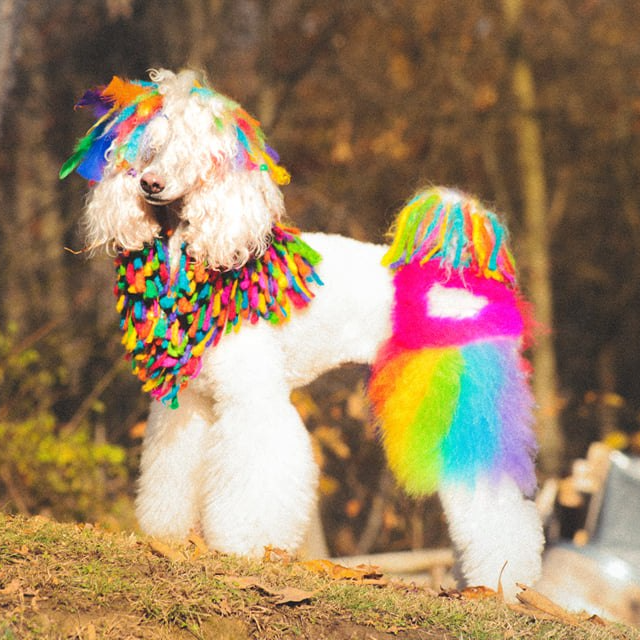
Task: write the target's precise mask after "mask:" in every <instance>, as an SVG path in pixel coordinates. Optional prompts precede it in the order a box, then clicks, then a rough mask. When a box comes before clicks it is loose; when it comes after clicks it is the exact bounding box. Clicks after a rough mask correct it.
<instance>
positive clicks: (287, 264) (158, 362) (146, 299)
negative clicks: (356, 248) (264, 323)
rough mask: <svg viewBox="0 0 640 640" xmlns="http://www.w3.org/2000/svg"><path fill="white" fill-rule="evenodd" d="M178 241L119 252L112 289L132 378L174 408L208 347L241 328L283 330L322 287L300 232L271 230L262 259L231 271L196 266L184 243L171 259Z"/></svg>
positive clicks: (315, 259)
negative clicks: (269, 325) (274, 327)
mask: <svg viewBox="0 0 640 640" xmlns="http://www.w3.org/2000/svg"><path fill="white" fill-rule="evenodd" d="M178 234H179V232H176V233H174V234H173V237H171V238H168V239H167V238H156V239H155V241H154V242H153V243H151V244H147V245H145V247H144V248H143V249H142V250H140V251H122V252H121V253H120V254H119V255H118V257H117V259H116V272H117V282H116V287H115V294H116V296H117V298H118V302H117V305H116V306H117V309H118V311H119V313H120V327H121V329H122V331H123V333H124V336H123V339H122V343H123V344H124V346H125V349H126V351H127V355H128V357H129V359H130V360H131V364H132V369H133V373H134V374H135V375H137V376H138V378H139V379H140V380H142V381H143V382H144V383H145V384H144V387H143V389H144V390H145V391H149V392H150V393H151V395H152V396H153V397H154V398H157V399H160V400H162V401H163V402H164V403H165V404H167V405H168V406H170V407H172V408H175V407H177V406H178V398H177V394H178V391H179V390H180V389H181V388H183V387H184V386H186V384H187V383H188V381H189V380H190V379H191V378H193V377H195V376H197V375H198V373H199V372H200V368H201V366H202V365H201V358H202V355H203V353H204V350H205V348H206V347H209V346H215V345H216V344H217V343H218V341H219V340H220V338H221V337H222V336H223V335H224V334H225V333H228V332H229V331H231V330H232V329H235V330H238V329H240V327H241V324H242V322H243V320H244V321H248V322H250V323H252V324H253V323H255V322H258V321H259V320H260V319H263V320H268V321H269V322H270V323H273V324H279V323H282V322H286V321H287V320H289V318H290V316H291V311H292V308H293V307H295V308H302V307H305V306H306V305H307V304H309V302H311V300H312V298H313V297H314V292H313V289H312V286H311V285H312V284H317V285H321V284H322V282H321V280H320V278H319V277H318V275H317V274H316V271H315V266H316V265H317V264H318V263H319V262H320V255H319V254H318V253H316V252H315V251H314V250H313V249H312V248H311V247H309V245H307V244H306V243H305V242H304V241H303V240H302V239H301V238H300V236H299V234H298V231H297V230H294V229H287V228H284V227H281V226H279V225H276V226H274V227H273V230H272V242H271V245H270V246H269V247H268V249H267V250H266V252H265V253H264V254H263V255H261V256H257V257H255V258H253V259H252V260H250V261H249V262H247V264H245V265H244V266H242V267H240V268H238V269H231V270H228V271H219V270H216V269H210V268H207V266H206V265H205V264H203V263H201V262H196V261H195V260H194V259H193V258H191V257H190V256H189V255H188V253H187V246H186V244H184V243H183V244H182V246H181V247H180V250H179V251H175V250H174V248H173V247H174V242H175V241H176V240H177V238H176V236H177V235H178ZM172 252H173V255H170V254H171V253H172ZM174 264H175V266H174Z"/></svg>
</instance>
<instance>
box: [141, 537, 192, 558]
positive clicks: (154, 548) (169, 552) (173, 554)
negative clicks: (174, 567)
mask: <svg viewBox="0 0 640 640" xmlns="http://www.w3.org/2000/svg"><path fill="white" fill-rule="evenodd" d="M148 544H149V548H150V549H151V552H152V553H155V554H156V555H158V556H162V557H163V558H168V559H169V560H171V562H180V561H182V560H185V556H184V553H183V552H182V551H178V550H177V549H174V548H172V547H170V546H169V545H168V544H165V543H164V542H160V540H156V539H155V538H152V539H151V540H149V542H148Z"/></svg>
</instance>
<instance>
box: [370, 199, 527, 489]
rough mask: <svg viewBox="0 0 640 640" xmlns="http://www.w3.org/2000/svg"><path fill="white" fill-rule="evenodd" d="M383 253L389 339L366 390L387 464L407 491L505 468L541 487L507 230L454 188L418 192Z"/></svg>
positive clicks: (498, 472)
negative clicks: (390, 290)
mask: <svg viewBox="0 0 640 640" xmlns="http://www.w3.org/2000/svg"><path fill="white" fill-rule="evenodd" d="M395 228H396V236H395V239H394V242H393V244H392V246H391V248H390V249H389V252H388V254H387V256H385V261H386V264H388V265H390V266H391V268H392V269H394V270H395V276H394V285H395V301H394V308H393V318H392V320H393V335H392V337H391V339H390V340H389V341H388V342H387V343H386V344H385V345H384V346H383V347H382V349H381V351H380V353H379V354H378V358H377V360H376V362H375V364H374V367H373V375H372V379H371V382H370V386H369V395H370V397H371V400H372V402H373V406H374V411H375V413H376V416H377V418H378V420H379V422H380V426H381V430H382V438H383V444H384V447H385V451H386V454H387V459H388V462H389V466H390V467H391V469H392V471H393V472H394V473H395V475H396V477H397V478H398V480H399V482H400V483H401V484H402V485H403V487H404V488H405V489H406V490H407V491H408V492H409V493H411V494H414V495H425V494H429V493H432V492H434V491H435V490H437V488H438V486H439V485H440V484H441V483H443V482H464V483H467V484H470V485H473V483H474V482H475V479H476V478H478V477H479V476H480V475H482V476H485V477H486V476H488V477H495V479H496V480H498V479H499V478H500V477H501V476H502V474H505V473H506V474H508V475H509V476H510V477H512V478H513V479H514V480H515V481H516V482H517V484H518V485H519V486H520V488H521V489H522V491H523V492H524V493H525V494H527V495H530V494H531V493H533V491H534V489H535V485H536V479H535V473H534V463H533V458H534V455H535V451H536V444H535V439H534V436H533V434H532V431H531V424H532V422H533V412H532V407H533V398H532V395H531V392H530V389H529V382H528V367H527V364H526V362H525V361H524V359H523V358H522V356H521V355H520V352H519V350H520V346H521V344H522V337H523V333H524V331H525V322H524V318H523V308H524V306H523V304H522V303H521V301H520V298H519V295H518V291H517V288H516V285H515V268H514V264H513V259H512V257H511V254H510V252H509V251H508V248H507V246H506V244H505V242H506V232H505V230H504V228H503V227H502V226H501V225H500V223H499V222H498V220H497V218H496V216H495V215H494V214H492V213H490V212H488V211H486V210H484V209H483V208H482V207H481V206H480V205H479V204H478V203H477V202H476V201H474V200H471V199H468V198H466V197H465V196H462V195H460V194H458V193H457V192H453V191H449V190H438V189H431V190H428V191H425V192H421V193H419V194H418V195H417V196H416V197H415V198H414V199H413V200H411V202H409V204H408V205H407V206H406V207H405V209H403V211H401V213H400V215H399V216H398V221H397V223H396V227H395Z"/></svg>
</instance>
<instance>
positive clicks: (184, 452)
mask: <svg viewBox="0 0 640 640" xmlns="http://www.w3.org/2000/svg"><path fill="white" fill-rule="evenodd" d="M212 422H213V418H212V416H210V415H208V410H206V409H205V408H204V407H203V406H202V405H201V403H200V401H198V399H197V397H196V396H195V395H194V394H193V393H190V392H189V391H185V392H183V394H182V395H181V396H180V406H179V407H178V408H177V409H169V408H168V407H165V406H164V405H162V404H161V403H160V402H155V401H154V402H153V403H152V405H151V411H150V414H149V421H148V425H147V432H146V434H145V439H144V442H143V447H142V460H141V463H140V468H141V473H140V480H139V483H138V495H137V499H136V515H137V517H138V522H139V524H140V527H141V529H142V530H143V531H144V532H145V533H147V534H149V535H154V536H158V537H161V538H169V539H184V538H186V536H187V535H188V534H189V531H190V529H191V528H193V527H194V526H195V524H196V522H197V520H198V508H199V497H198V496H199V494H198V487H199V484H200V482H201V477H200V475H201V467H202V443H203V440H204V435H205V432H206V430H207V428H209V427H210V425H211V423H212Z"/></svg>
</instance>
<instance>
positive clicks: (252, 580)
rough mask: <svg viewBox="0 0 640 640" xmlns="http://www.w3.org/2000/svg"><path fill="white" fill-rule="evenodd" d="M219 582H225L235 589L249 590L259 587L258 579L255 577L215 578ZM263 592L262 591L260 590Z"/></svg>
mask: <svg viewBox="0 0 640 640" xmlns="http://www.w3.org/2000/svg"><path fill="white" fill-rule="evenodd" d="M216 578H217V579H218V580H220V581H221V582H225V583H226V584H229V585H231V586H234V587H236V588H237V589H251V588H252V587H261V584H260V578H257V577H256V576H227V575H224V576H223V575H219V576H216ZM262 590H264V589H262Z"/></svg>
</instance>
